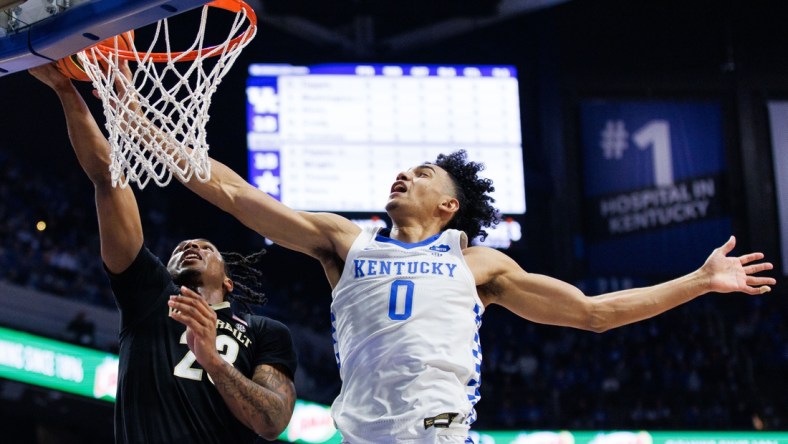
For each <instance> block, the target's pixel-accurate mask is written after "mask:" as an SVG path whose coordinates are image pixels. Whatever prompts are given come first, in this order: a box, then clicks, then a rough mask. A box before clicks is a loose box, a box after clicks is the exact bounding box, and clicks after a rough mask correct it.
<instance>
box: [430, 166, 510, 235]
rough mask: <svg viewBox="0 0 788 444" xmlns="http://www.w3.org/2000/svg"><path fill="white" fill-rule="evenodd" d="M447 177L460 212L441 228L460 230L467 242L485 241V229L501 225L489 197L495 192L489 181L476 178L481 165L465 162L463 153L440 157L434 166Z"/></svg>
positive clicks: (492, 200)
mask: <svg viewBox="0 0 788 444" xmlns="http://www.w3.org/2000/svg"><path fill="white" fill-rule="evenodd" d="M433 164H434V165H437V166H439V167H441V168H443V169H444V170H446V172H447V173H449V176H450V177H451V179H452V182H453V183H454V189H455V193H456V197H457V200H458V201H459V202H460V209H459V210H458V211H457V214H455V215H454V217H453V218H452V219H451V220H450V221H449V223H448V224H446V227H444V228H454V229H457V230H462V231H464V232H465V234H467V235H468V238H469V239H475V238H476V237H477V236H479V237H480V238H481V240H484V239H485V238H486V237H487V231H485V230H484V228H485V227H493V226H495V224H497V223H498V222H500V220H501V217H500V214H499V213H498V210H497V209H496V208H495V207H493V206H492V203H494V202H495V199H493V198H492V197H491V196H490V194H489V193H492V192H493V191H495V188H494V187H493V185H492V180H490V179H484V178H481V177H479V176H478V174H479V171H482V170H483V169H484V164H482V163H478V162H472V161H468V153H466V152H465V150H459V151H455V152H453V153H451V154H449V155H445V154H439V155H438V159H437V160H436V161H435V162H434V163H433Z"/></svg>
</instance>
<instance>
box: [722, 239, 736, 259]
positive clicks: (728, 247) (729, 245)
mask: <svg viewBox="0 0 788 444" xmlns="http://www.w3.org/2000/svg"><path fill="white" fill-rule="evenodd" d="M735 247H736V236H731V237H729V238H728V241H727V242H725V243H724V244H722V246H721V247H720V251H722V253H723V254H724V255H725V256H727V255H728V253H730V252H731V251H733V249H734V248H735Z"/></svg>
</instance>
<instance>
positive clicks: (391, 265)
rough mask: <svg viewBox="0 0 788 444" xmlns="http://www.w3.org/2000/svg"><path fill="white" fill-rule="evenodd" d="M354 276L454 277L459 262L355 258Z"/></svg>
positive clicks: (357, 277) (356, 277)
mask: <svg viewBox="0 0 788 444" xmlns="http://www.w3.org/2000/svg"><path fill="white" fill-rule="evenodd" d="M353 268H354V270H355V272H354V276H353V277H354V278H355V279H359V278H363V277H366V276H377V275H384V276H389V275H393V276H402V275H415V274H433V275H440V276H448V277H450V278H453V277H454V270H455V269H456V268H457V264H451V263H448V262H425V261H409V262H405V261H380V260H374V259H369V260H366V259H354V260H353Z"/></svg>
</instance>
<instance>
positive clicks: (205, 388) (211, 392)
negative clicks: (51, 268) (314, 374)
mask: <svg viewBox="0 0 788 444" xmlns="http://www.w3.org/2000/svg"><path fill="white" fill-rule="evenodd" d="M109 275H110V282H111V284H112V290H113V292H114V293H115V298H116V300H117V303H118V307H119V308H120V313H121V326H120V367H119V371H118V393H117V403H116V405H115V440H116V442H117V443H179V444H182V443H187V442H188V443H217V444H219V443H222V444H224V443H238V444H240V443H251V442H253V441H254V438H255V433H254V432H253V431H252V430H250V429H248V428H247V427H246V426H245V425H243V424H242V423H241V422H240V421H238V420H237V419H236V418H235V416H234V415H233V414H232V412H231V411H230V409H229V408H228V407H227V405H226V404H225V402H224V400H223V399H222V397H221V395H220V394H219V392H218V390H217V389H216V388H215V387H214V386H213V383H212V382H211V381H210V379H209V377H208V374H207V373H206V372H205V371H204V370H203V369H202V368H201V367H200V365H199V364H198V363H197V361H196V358H195V356H194V354H193V353H192V352H191V351H190V350H189V347H188V346H187V345H186V327H185V326H184V325H183V324H181V323H179V322H177V321H175V320H174V319H172V318H170V317H169V307H168V306H167V301H168V300H169V297H170V296H171V295H174V294H178V293H179V289H178V287H177V286H176V285H175V283H174V282H173V281H172V278H171V277H170V274H169V272H168V271H167V268H166V267H165V266H164V265H163V264H162V263H161V261H160V260H159V259H158V258H156V257H155V256H154V255H153V254H152V253H151V252H150V251H149V250H148V249H147V248H145V247H143V248H142V250H141V251H140V253H139V254H138V256H137V258H136V259H135V260H134V262H133V263H132V264H131V265H130V266H129V268H128V269H127V270H125V271H124V272H122V273H121V274H117V275H114V274H112V273H109ZM213 308H214V309H215V310H216V314H217V316H218V321H217V329H216V335H217V336H216V346H217V350H219V353H220V354H221V355H223V358H224V359H225V360H226V361H228V362H230V363H232V365H233V366H234V367H235V368H236V369H238V371H240V372H241V373H242V374H243V375H245V376H246V377H248V378H251V376H252V374H253V371H254V368H255V367H256V366H258V365H260V364H269V365H275V364H278V365H281V366H284V368H286V369H287V370H289V372H290V375H289V376H290V377H291V378H292V377H293V375H294V374H295V370H296V357H295V350H294V348H293V343H292V339H291V337H290V331H289V330H288V329H287V327H285V326H284V325H283V324H282V323H280V322H278V321H275V320H272V319H269V318H266V317H264V316H257V315H253V316H250V315H245V316H237V315H235V314H233V312H232V309H231V308H230V304H229V303H228V302H225V303H222V304H218V305H214V306H213Z"/></svg>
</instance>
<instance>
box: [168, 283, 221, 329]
mask: <svg viewBox="0 0 788 444" xmlns="http://www.w3.org/2000/svg"><path fill="white" fill-rule="evenodd" d="M167 305H168V306H169V307H170V317H171V318H173V319H175V320H176V321H178V322H180V323H182V324H184V325H186V326H187V327H190V328H191V329H192V330H194V332H195V334H198V335H201V334H203V333H204V332H205V331H206V330H210V331H214V330H215V328H216V312H215V311H213V309H211V307H210V306H209V305H208V302H206V301H205V299H203V298H202V297H201V296H200V295H199V294H198V293H197V292H195V291H193V290H191V289H188V288H186V287H181V294H179V295H173V296H170V300H169V301H167Z"/></svg>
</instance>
